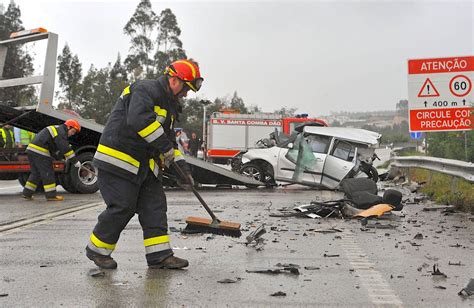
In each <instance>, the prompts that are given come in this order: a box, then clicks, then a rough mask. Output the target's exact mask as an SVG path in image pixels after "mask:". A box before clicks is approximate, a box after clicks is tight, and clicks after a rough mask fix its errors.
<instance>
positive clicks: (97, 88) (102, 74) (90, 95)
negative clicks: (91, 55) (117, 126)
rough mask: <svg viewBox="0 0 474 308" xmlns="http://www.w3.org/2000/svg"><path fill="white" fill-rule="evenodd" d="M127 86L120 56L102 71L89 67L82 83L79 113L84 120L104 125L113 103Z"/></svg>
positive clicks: (125, 73)
mask: <svg viewBox="0 0 474 308" xmlns="http://www.w3.org/2000/svg"><path fill="white" fill-rule="evenodd" d="M127 85H128V79H127V72H126V69H125V67H124V66H123V64H122V62H121V58H120V54H119V55H118V56H117V60H116V61H115V63H114V65H113V66H112V65H111V64H110V63H109V65H108V66H107V67H106V68H102V69H96V68H95V67H94V66H91V67H90V69H89V71H88V72H87V75H86V76H85V77H84V81H83V82H82V92H81V106H80V110H79V112H80V113H81V115H82V116H83V117H85V118H91V119H94V120H95V121H96V122H97V123H100V124H105V123H106V122H107V119H108V117H109V115H110V112H111V111H112V109H113V107H114V105H115V102H116V101H117V99H118V98H119V96H120V94H121V93H122V91H123V89H124V88H125V87H127Z"/></svg>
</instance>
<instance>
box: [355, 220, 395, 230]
mask: <svg viewBox="0 0 474 308" xmlns="http://www.w3.org/2000/svg"><path fill="white" fill-rule="evenodd" d="M362 220H363V219H361V222H362ZM364 227H365V228H366V229H396V228H397V226H395V225H392V224H382V223H380V222H374V223H367V224H365V225H364Z"/></svg>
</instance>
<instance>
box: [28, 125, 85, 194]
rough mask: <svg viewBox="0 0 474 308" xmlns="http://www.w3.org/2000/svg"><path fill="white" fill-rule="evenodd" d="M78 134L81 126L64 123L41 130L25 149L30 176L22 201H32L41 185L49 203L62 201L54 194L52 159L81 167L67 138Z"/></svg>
mask: <svg viewBox="0 0 474 308" xmlns="http://www.w3.org/2000/svg"><path fill="white" fill-rule="evenodd" d="M80 131H81V125H80V124H79V122H77V121H76V120H72V119H70V120H67V121H66V122H64V124H62V125H51V126H48V127H46V128H43V129H42V130H41V131H40V132H39V133H38V134H36V136H35V137H34V139H33V141H31V143H30V144H29V145H28V147H27V148H26V154H27V155H28V161H29V162H30V168H31V173H30V176H29V177H28V181H27V182H26V184H25V187H24V189H23V197H24V198H25V199H28V200H31V199H32V198H33V194H34V193H35V191H36V189H37V187H38V185H39V183H40V182H41V183H43V188H44V192H45V196H46V199H47V200H48V201H62V200H63V199H64V198H63V196H58V195H57V193H56V176H55V174H54V169H53V159H54V158H57V159H60V158H62V157H64V158H65V159H66V163H69V162H70V163H71V164H72V165H74V167H76V168H79V167H80V166H81V163H80V162H79V161H78V160H77V158H76V155H75V153H74V151H73V149H72V148H71V146H70V145H69V142H68V138H69V137H71V136H73V135H75V134H76V133H78V132H80ZM56 156H57V157H56Z"/></svg>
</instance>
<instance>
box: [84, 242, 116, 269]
mask: <svg viewBox="0 0 474 308" xmlns="http://www.w3.org/2000/svg"><path fill="white" fill-rule="evenodd" d="M86 256H87V258H89V260H92V261H93V262H94V263H95V265H97V266H98V267H100V268H105V269H116V268H117V262H115V260H114V259H113V258H112V257H111V256H103V255H101V254H98V253H96V252H94V251H92V250H91V249H90V248H89V247H86Z"/></svg>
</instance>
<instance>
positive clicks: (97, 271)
mask: <svg viewBox="0 0 474 308" xmlns="http://www.w3.org/2000/svg"><path fill="white" fill-rule="evenodd" d="M87 274H88V275H89V276H91V277H94V278H102V277H104V276H105V273H104V272H103V271H101V270H100V269H98V268H94V269H91V270H89V273H87Z"/></svg>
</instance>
